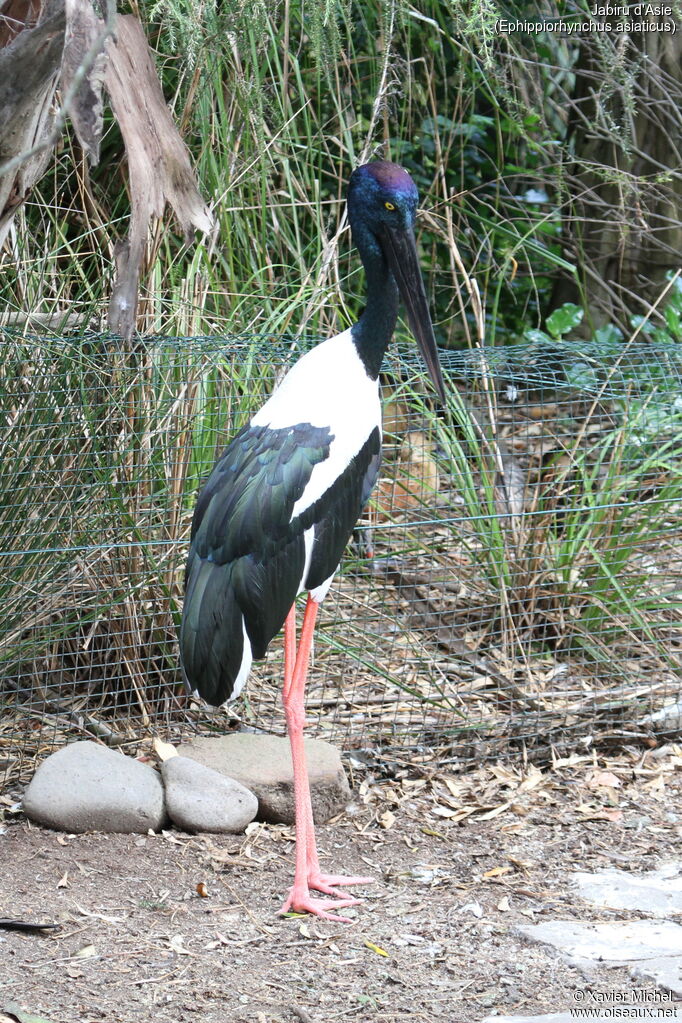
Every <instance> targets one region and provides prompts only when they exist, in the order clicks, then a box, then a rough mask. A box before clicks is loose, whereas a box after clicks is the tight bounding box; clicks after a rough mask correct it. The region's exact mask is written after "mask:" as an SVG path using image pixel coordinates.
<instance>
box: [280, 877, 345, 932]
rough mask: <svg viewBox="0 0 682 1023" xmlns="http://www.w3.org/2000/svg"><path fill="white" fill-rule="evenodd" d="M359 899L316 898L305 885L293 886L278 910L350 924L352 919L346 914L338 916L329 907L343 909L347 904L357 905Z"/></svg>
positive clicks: (281, 912)
mask: <svg viewBox="0 0 682 1023" xmlns="http://www.w3.org/2000/svg"><path fill="white" fill-rule="evenodd" d="M360 902H361V899H346V898H340V899H338V898H337V899H334V900H331V899H316V898H314V896H312V895H311V894H310V891H309V890H308V888H307V887H305V886H303V887H297V886H296V885H293V887H292V888H291V889H290V890H289V895H288V897H287V900H286V902H285V903H284V905H283V906H282V908H281V909H280V911H279V915H280V916H281V915H282V914H284V913H311V914H312V915H313V916H319V917H320V918H321V919H322V920H335V921H337V922H338V923H342V924H350V923H352V922H353V921H352V920H351V918H350V917H348V916H339V915H338V914H336V913H329V912H328V910H330V909H345V908H346V907H347V906H357V905H358V904H359V903H360Z"/></svg>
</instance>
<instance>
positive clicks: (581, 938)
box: [516, 920, 682, 995]
mask: <svg viewBox="0 0 682 1023" xmlns="http://www.w3.org/2000/svg"><path fill="white" fill-rule="evenodd" d="M516 930H517V932H518V933H519V934H522V935H524V936H525V937H527V938H530V939H531V940H533V941H539V942H543V943H544V944H547V945H552V946H553V947H554V948H556V949H558V950H559V952H561V953H562V954H563V956H564V958H565V959H567V960H568V962H570V963H571V964H572V965H574V966H577V967H581V968H584V967H586V966H594V965H595V964H596V963H600V964H601V965H602V966H626V967H628V968H629V969H630V972H631V973H632V974H633V975H634V976H636V977H644V978H648V979H651V980H654V981H655V982H656V983H657V984H659V985H660V986H661V987H664V988H665V989H666V990H668V991H672V992H673V993H674V994H676V995H682V927H680V925H679V924H676V923H672V922H670V921H667V920H666V921H661V920H633V921H630V922H628V923H622V922H619V921H615V922H609V923H599V924H584V923H578V922H576V921H575V920H552V921H548V922H547V923H541V924H532V925H530V924H524V925H521V926H519V927H517V928H516Z"/></svg>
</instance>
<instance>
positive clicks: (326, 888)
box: [308, 871, 374, 898]
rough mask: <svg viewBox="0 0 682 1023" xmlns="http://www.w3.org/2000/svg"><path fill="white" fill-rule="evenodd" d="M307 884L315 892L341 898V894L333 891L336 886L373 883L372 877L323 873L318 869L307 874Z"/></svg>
mask: <svg viewBox="0 0 682 1023" xmlns="http://www.w3.org/2000/svg"><path fill="white" fill-rule="evenodd" d="M308 884H309V885H310V887H311V888H314V889H315V891H316V892H325V894H327V895H340V897H341V898H344V896H343V894H341V893H337V892H336V891H335V889H336V888H337V887H338V886H341V887H343V886H344V885H356V884H374V878H373V877H348V876H347V875H346V874H323V873H322V872H321V871H320V872H317V873H314V874H309V875H308Z"/></svg>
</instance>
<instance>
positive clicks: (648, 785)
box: [0, 745, 682, 1023]
mask: <svg viewBox="0 0 682 1023" xmlns="http://www.w3.org/2000/svg"><path fill="white" fill-rule="evenodd" d="M390 773H391V776H390V777H378V776H377V775H376V774H375V775H365V776H364V777H357V776H356V778H355V786H356V787H355V797H356V802H355V803H354V804H353V805H352V806H351V807H350V809H349V811H348V812H347V813H345V814H343V815H341V816H339V817H338V818H336V819H335V820H334V821H332V822H330V823H328V824H326V825H324V826H323V827H321V828H320V829H319V832H320V846H321V853H322V859H323V866H326V867H327V868H328V869H335V870H341V871H344V872H352V873H360V874H366V873H367V872H368V871H369V872H370V873H372V874H373V875H374V877H375V878H376V883H375V884H373V885H371V886H370V885H367V886H366V887H365V888H364V890H363V891H362V895H363V896H364V897H365V902H364V904H363V905H362V906H359V907H357V909H355V910H350V911H347V912H348V913H349V914H352V915H353V916H354V921H353V923H351V924H335V923H330V922H324V921H319V920H316V919H312V918H301V917H290V918H281V917H278V916H277V915H276V910H277V909H278V908H279V905H280V904H281V902H282V900H283V897H284V894H285V891H286V889H287V886H288V884H289V883H290V878H291V872H292V840H293V833H292V831H291V829H289V828H286V827H283V826H272V825H260V824H252V825H250V827H249V831H248V834H247V835H246V836H238V837H224V836H190V835H186V834H182V833H179V832H175V831H168V832H165V833H163V834H161V835H149V836H126V835H101V834H88V835H76V836H73V835H64V834H59V833H57V832H51V831H46V830H43V829H41V828H38V827H34V826H32V825H30V824H29V823H27V822H26V821H25V820H22V819H21V818H20V817H19V818H17V815H16V813H15V812H13V808H12V803H13V802H14V798H15V794H9V795H8V796H5V797H3V798H4V809H5V811H6V821H5V823H4V825H2V826H1V827H0V832H1V833H0V863H1V870H0V916H3V917H12V918H21V919H24V920H29V921H36V920H40V921H46V920H51V921H54V922H58V923H60V924H61V930H60V931H59V932H58V933H55V934H53V935H50V936H45V935H38V934H22V933H16V932H12V931H0V1013H1V1011H2V1010H3V1009H4V1010H5V1011H10V1010H9V1009H8V1007H10V1006H13V1007H14V1008H13V1010H12V1011H14V1013H15V1018H18V1019H22V1015H21V1014H22V1011H23V1012H28V1013H31V1014H33V1015H35V1016H39V1017H44V1018H45V1019H47V1020H49V1021H50V1023H101V1021H103V1020H105V1021H110V1023H133V1021H135V1023H138V1021H144V1023H148V1021H149V1023H152V1021H153V1023H185V1021H189V1020H193V1019H195V1018H196V1017H200V1018H201V1019H202V1020H205V1021H207V1023H218V1021H221V1023H222V1021H225V1020H229V1021H234V1023H297V1021H298V1023H300V1021H303V1023H323V1021H324V1023H327V1021H336V1020H342V1021H346V1020H348V1021H351V1020H353V1021H362V1023H365V1021H367V1023H398V1021H402V1020H410V1021H414V1023H469V1021H472V1023H473V1021H480V1020H482V1019H484V1018H485V1017H486V1016H488V1015H492V1014H495V1013H499V1014H501V1015H504V1014H509V1015H511V1014H523V1013H526V1014H533V1013H538V1014H539V1013H543V1012H559V1011H562V1010H563V1011H567V1010H569V1009H570V1007H571V1006H573V1005H574V1004H576V997H575V992H576V990H581V989H584V988H585V987H589V988H591V989H592V990H595V989H598V990H601V991H612V990H614V989H616V990H626V989H629V988H631V987H633V986H634V984H635V982H634V981H632V980H631V978H630V977H629V975H628V974H627V973H626V972H625V971H624V970H621V969H609V970H607V969H606V968H599V969H598V970H597V971H596V973H595V974H594V975H593V976H592V977H591V978H590V979H589V980H588V979H586V978H585V977H584V976H583V975H582V974H581V973H580V972H579V971H578V970H577V969H574V968H572V967H568V966H566V965H565V964H564V963H563V962H562V961H561V960H560V959H559V958H558V957H557V956H556V955H555V954H554V953H553V952H552V951H551V950H549V949H546V948H544V947H542V946H538V945H534V944H531V943H529V942H527V941H526V940H524V939H523V938H521V937H520V936H518V935H517V934H516V933H515V927H516V926H518V925H519V924H523V923H532V922H533V921H542V920H548V919H562V918H564V919H566V918H578V919H584V920H592V921H598V920H614V919H619V918H620V917H621V916H623V914H621V913H620V912H619V911H608V910H599V909H596V908H595V907H593V906H590V905H588V904H586V903H584V902H582V901H581V900H580V899H579V898H578V897H577V895H576V894H575V893H574V891H573V889H572V886H571V873H572V871H573V870H575V869H587V868H590V869H599V868H605V867H610V866H617V867H620V868H621V869H626V870H632V871H641V870H650V869H654V868H656V867H659V866H660V865H661V864H662V863H665V862H668V861H670V860H672V859H675V858H678V859H679V858H680V857H681V856H682V809H681V807H682V799H681V797H682V748H680V747H679V746H673V745H668V746H666V747H662V748H659V749H655V750H650V751H647V752H643V751H642V750H641V749H639V750H631V751H626V752H620V753H618V754H615V755H613V756H597V755H595V754H586V755H584V756H578V755H574V756H572V757H568V758H564V759H563V760H558V761H557V762H556V763H555V764H554V765H552V766H551V767H547V768H543V769H542V770H541V769H539V768H537V767H534V766H532V765H529V766H527V767H526V768H525V769H523V768H522V767H521V766H520V765H519V764H516V765H491V766H486V767H482V768H479V769H477V770H476V771H474V772H472V773H470V774H466V775H444V774H443V773H441V772H439V770H438V767H437V765H435V764H422V765H421V766H420V767H419V768H414V767H411V766H410V765H406V766H404V767H403V768H400V767H397V768H396V767H395V765H394V767H393V769H392V770H391V772H390ZM198 886H199V888H198ZM202 886H205V887H202ZM200 892H203V894H200ZM632 915H633V914H632V913H630V914H629V917H630V918H632ZM637 986H638V987H641V986H642V984H641V982H639V981H638V982H637Z"/></svg>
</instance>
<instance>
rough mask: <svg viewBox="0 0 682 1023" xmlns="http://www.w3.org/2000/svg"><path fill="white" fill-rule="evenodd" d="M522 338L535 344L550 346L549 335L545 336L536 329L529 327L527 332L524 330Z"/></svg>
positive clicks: (542, 331) (550, 339) (541, 331)
mask: <svg viewBox="0 0 682 1023" xmlns="http://www.w3.org/2000/svg"><path fill="white" fill-rule="evenodd" d="M523 336H524V337H525V339H526V341H535V343H536V344H541V345H551V344H552V338H551V337H550V336H549V334H545V332H544V330H538V329H537V328H536V327H529V329H528V330H524V332H523Z"/></svg>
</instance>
